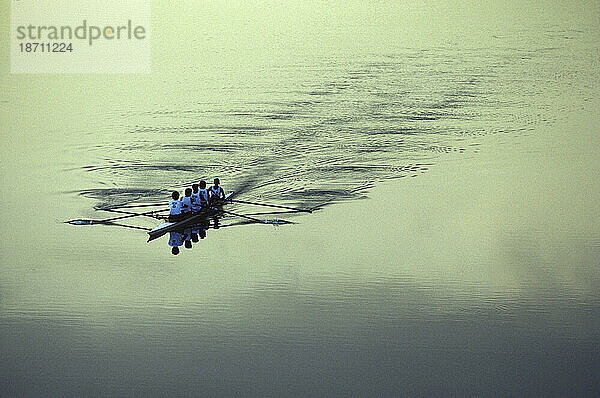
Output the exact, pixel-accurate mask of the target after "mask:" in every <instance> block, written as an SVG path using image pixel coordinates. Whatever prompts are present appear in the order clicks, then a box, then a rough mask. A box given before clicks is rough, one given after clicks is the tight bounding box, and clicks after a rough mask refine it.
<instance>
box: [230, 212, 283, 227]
mask: <svg viewBox="0 0 600 398" xmlns="http://www.w3.org/2000/svg"><path fill="white" fill-rule="evenodd" d="M220 211H221V212H223V213H226V214H231V215H232V216H236V217H241V218H246V219H248V220H251V221H254V222H256V223H260V224H270V225H279V224H293V223H292V222H291V221H285V220H261V219H258V218H254V217H250V216H247V215H245V214H239V213H234V212H232V211H227V210H220Z"/></svg>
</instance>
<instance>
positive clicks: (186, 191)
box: [185, 188, 192, 196]
mask: <svg viewBox="0 0 600 398" xmlns="http://www.w3.org/2000/svg"><path fill="white" fill-rule="evenodd" d="M185 196H192V188H186V189H185Z"/></svg>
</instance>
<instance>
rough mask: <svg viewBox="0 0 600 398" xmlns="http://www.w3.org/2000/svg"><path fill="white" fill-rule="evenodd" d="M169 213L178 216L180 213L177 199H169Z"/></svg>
mask: <svg viewBox="0 0 600 398" xmlns="http://www.w3.org/2000/svg"><path fill="white" fill-rule="evenodd" d="M169 214H170V215H172V216H178V215H180V214H181V201H179V200H178V199H171V200H169Z"/></svg>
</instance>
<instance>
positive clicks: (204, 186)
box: [200, 180, 206, 189]
mask: <svg viewBox="0 0 600 398" xmlns="http://www.w3.org/2000/svg"><path fill="white" fill-rule="evenodd" d="M200 189H206V181H204V180H202V181H200Z"/></svg>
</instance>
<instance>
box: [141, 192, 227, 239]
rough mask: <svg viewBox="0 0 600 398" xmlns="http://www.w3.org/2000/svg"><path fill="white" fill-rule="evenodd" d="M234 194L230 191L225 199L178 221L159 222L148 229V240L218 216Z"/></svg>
mask: <svg viewBox="0 0 600 398" xmlns="http://www.w3.org/2000/svg"><path fill="white" fill-rule="evenodd" d="M232 195H233V192H229V193H228V194H227V195H225V199H223V200H220V201H219V202H218V203H216V204H213V205H212V206H210V207H207V208H206V209H202V210H200V211H199V212H198V213H196V214H193V215H191V216H189V217H188V218H186V219H184V220H181V221H177V222H163V223H161V224H159V225H158V226H156V227H155V228H154V229H152V230H150V231H148V235H149V236H148V242H150V241H152V240H154V239H157V238H160V237H161V236H163V235H164V234H166V233H167V232H172V231H180V230H183V229H186V228H189V227H191V226H192V225H195V224H198V223H200V222H202V221H204V220H206V219H207V218H210V217H216V216H218V215H219V214H221V213H222V212H223V211H222V206H223V205H225V204H226V203H228V202H229V200H230V199H231V196H232Z"/></svg>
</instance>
